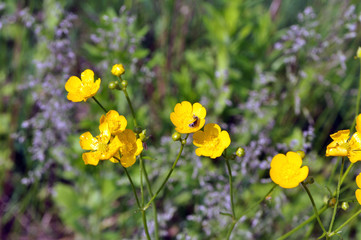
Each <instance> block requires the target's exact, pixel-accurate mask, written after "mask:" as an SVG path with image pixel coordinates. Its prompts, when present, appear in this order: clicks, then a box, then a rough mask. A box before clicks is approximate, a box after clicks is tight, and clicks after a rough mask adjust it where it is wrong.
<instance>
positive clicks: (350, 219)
mask: <svg viewBox="0 0 361 240" xmlns="http://www.w3.org/2000/svg"><path fill="white" fill-rule="evenodd" d="M360 213H361V209H360V210H358V211H357V212H356V213H355V214H354V215H352V216H351V217H350V218H349V219H348V220H347V221H346V222H344V223H343V224H342V225H341V226H339V227H338V228H337V229H336V230H335V231H333V233H335V234H337V233H338V232H339V231H340V230H341V229H342V228H343V227H344V226H346V225H347V224H348V223H349V222H351V221H352V220H353V219H354V218H355V217H357V216H358V215H359V214H360Z"/></svg>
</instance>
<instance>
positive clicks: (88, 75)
mask: <svg viewBox="0 0 361 240" xmlns="http://www.w3.org/2000/svg"><path fill="white" fill-rule="evenodd" d="M80 78H81V80H82V82H83V83H84V84H93V83H94V72H93V71H92V70H90V69H86V70H85V71H84V72H82V73H81V75H80Z"/></svg>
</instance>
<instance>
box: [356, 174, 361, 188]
mask: <svg viewBox="0 0 361 240" xmlns="http://www.w3.org/2000/svg"><path fill="white" fill-rule="evenodd" d="M356 184H357V187H358V188H361V173H360V174H359V175H357V177H356Z"/></svg>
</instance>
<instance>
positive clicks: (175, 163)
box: [143, 135, 188, 210]
mask: <svg viewBox="0 0 361 240" xmlns="http://www.w3.org/2000/svg"><path fill="white" fill-rule="evenodd" d="M187 138H188V135H187V136H186V138H185V139H187ZM183 149H184V144H182V143H181V148H180V149H179V152H178V156H177V158H176V160H175V161H174V163H173V166H172V168H171V169H170V170H169V172H168V174H167V176H166V178H165V179H164V181H163V183H162V184H161V185H160V187H159V188H158V190H157V192H156V193H155V194H154V195H153V197H152V198H151V199H150V200H149V202H148V203H147V204H146V205H145V206H144V207H143V210H147V208H149V206H150V204H152V202H153V201H154V199H155V198H156V197H157V196H158V194H159V193H160V191H162V189H163V187H164V186H165V184H166V183H167V181H168V179H169V177H170V175H171V174H172V172H173V170H174V168H175V167H176V165H177V163H178V160H179V158H180V156H181V155H182V152H183Z"/></svg>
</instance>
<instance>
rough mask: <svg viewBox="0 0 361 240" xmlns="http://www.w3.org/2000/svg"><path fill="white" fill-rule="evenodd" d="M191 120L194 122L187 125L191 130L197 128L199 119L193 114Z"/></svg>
mask: <svg viewBox="0 0 361 240" xmlns="http://www.w3.org/2000/svg"><path fill="white" fill-rule="evenodd" d="M193 120H194V122H192V123H190V124H189V125H188V126H189V127H191V128H194V127H197V125H198V124H199V118H198V117H197V116H196V115H194V114H193Z"/></svg>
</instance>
